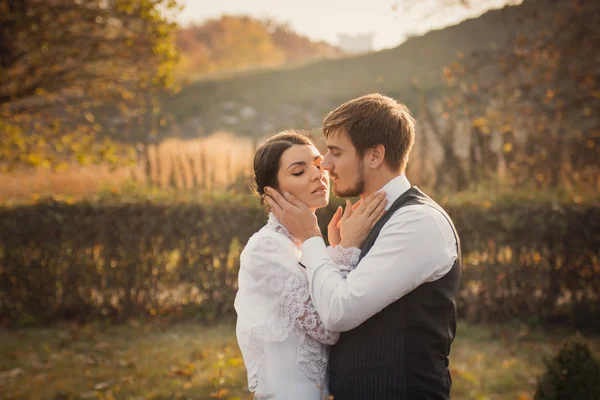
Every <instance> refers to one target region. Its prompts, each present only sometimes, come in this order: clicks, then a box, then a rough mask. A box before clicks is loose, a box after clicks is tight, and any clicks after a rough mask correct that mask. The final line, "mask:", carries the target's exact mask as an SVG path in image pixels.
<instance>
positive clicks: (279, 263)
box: [235, 131, 387, 400]
mask: <svg viewBox="0 0 600 400" xmlns="http://www.w3.org/2000/svg"><path fill="white" fill-rule="evenodd" d="M322 159H323V156H322V155H321V154H320V153H319V150H318V149H317V148H316V146H315V144H314V143H313V142H312V140H311V139H309V138H308V136H306V135H304V134H302V133H299V132H295V131H284V132H282V133H279V134H277V135H275V136H273V137H272V138H270V139H269V140H267V141H266V142H265V143H264V144H262V145H261V146H260V147H259V148H258V149H257V151H256V154H255V156H254V175H255V181H256V182H255V183H256V189H257V191H258V193H259V194H261V195H263V196H264V188H265V187H266V186H268V187H271V188H274V189H276V190H278V191H279V192H281V193H284V192H289V193H291V194H293V195H294V196H296V197H297V198H298V199H299V200H300V201H302V202H303V203H304V204H305V205H306V206H307V207H309V208H310V209H312V210H313V212H314V210H316V209H317V208H321V207H325V206H327V204H328V202H329V175H328V173H327V171H324V170H322V169H321V160H322ZM386 201H387V200H386V199H385V194H384V193H383V192H381V193H377V192H376V193H375V194H373V195H372V196H370V197H369V198H368V199H365V201H364V202H360V201H359V202H358V203H357V204H355V205H354V206H352V204H351V203H350V202H349V201H347V202H346V209H345V210H344V212H343V213H342V208H341V207H338V209H337V211H336V213H335V215H334V216H333V218H332V220H331V222H330V224H329V226H328V234H329V240H330V243H331V246H332V247H330V248H329V251H330V255H331V258H332V259H333V260H334V261H335V262H336V264H337V265H339V266H340V273H341V274H342V275H347V273H348V272H349V271H351V270H352V269H353V268H354V267H355V266H356V264H357V262H358V258H359V256H360V250H359V249H358V248H359V247H360V246H361V245H362V243H363V241H364V240H365V238H366V236H367V234H368V233H369V231H370V230H371V228H372V227H373V225H374V224H375V222H376V221H377V220H379V218H380V217H381V216H382V215H383V214H384V212H385V209H384V207H385V203H386ZM340 232H342V237H340ZM300 245H301V243H300V242H299V241H298V240H296V239H295V238H294V237H293V236H292V235H290V233H289V232H288V231H287V229H286V228H285V227H284V226H283V225H281V224H280V223H279V222H278V221H277V219H276V218H275V216H274V215H273V214H272V213H270V214H269V220H268V222H267V224H266V225H265V226H264V227H263V228H262V229H260V230H259V231H258V232H257V233H256V234H254V235H253V236H252V237H251V238H250V239H249V241H248V243H247V245H246V247H245V248H244V250H243V252H242V254H241V256H240V272H239V277H238V285H239V290H238V292H237V295H236V298H235V310H236V312H237V316H238V318H237V326H236V334H237V340H238V344H239V346H240V349H241V351H242V356H243V358H244V364H245V366H246V370H247V372H248V387H249V389H250V391H252V392H254V393H255V397H254V398H255V399H278V400H279V399H284V400H294V399H298V400H313V399H314V400H317V399H319V400H320V399H323V398H325V397H326V396H327V390H326V387H324V386H325V382H326V380H325V373H326V368H327V356H328V351H327V350H328V345H332V344H335V343H336V342H337V340H338V337H339V334H338V333H336V332H330V331H328V330H327V329H325V328H324V326H323V324H322V323H321V321H320V319H319V315H318V314H317V312H316V310H315V308H314V306H313V304H312V301H311V299H310V296H309V289H308V279H307V275H306V272H305V270H304V269H303V268H302V266H301V265H300V264H299V261H300V256H301V253H300V250H299V246H300Z"/></svg>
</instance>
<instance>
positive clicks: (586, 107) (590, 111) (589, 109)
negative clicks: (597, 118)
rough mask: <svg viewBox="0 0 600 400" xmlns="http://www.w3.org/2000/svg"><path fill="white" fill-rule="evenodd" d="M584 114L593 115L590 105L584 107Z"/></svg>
mask: <svg viewBox="0 0 600 400" xmlns="http://www.w3.org/2000/svg"><path fill="white" fill-rule="evenodd" d="M583 115H585V116H586V117H591V116H592V108H591V107H590V106H585V107H583Z"/></svg>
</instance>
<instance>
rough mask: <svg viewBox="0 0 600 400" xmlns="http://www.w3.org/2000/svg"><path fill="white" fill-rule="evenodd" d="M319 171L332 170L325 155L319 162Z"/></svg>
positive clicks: (331, 165)
mask: <svg viewBox="0 0 600 400" xmlns="http://www.w3.org/2000/svg"><path fill="white" fill-rule="evenodd" d="M321 169H322V170H325V171H331V170H332V169H333V163H332V162H331V159H330V158H329V157H328V156H327V155H326V156H325V157H323V161H321Z"/></svg>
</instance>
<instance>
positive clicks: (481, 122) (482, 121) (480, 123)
mask: <svg viewBox="0 0 600 400" xmlns="http://www.w3.org/2000/svg"><path fill="white" fill-rule="evenodd" d="M488 124H489V121H488V119H487V118H485V117H479V118H475V119H474V120H473V121H472V122H471V126H473V127H474V128H478V129H479V131H480V132H481V133H483V134H484V135H488V134H489V133H490V132H491V130H490V127H489V125H488Z"/></svg>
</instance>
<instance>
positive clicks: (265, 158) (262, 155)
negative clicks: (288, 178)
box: [254, 130, 315, 204]
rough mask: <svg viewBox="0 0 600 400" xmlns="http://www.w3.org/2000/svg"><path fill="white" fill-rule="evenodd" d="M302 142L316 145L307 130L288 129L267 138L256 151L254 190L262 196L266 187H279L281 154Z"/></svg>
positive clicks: (307, 144) (302, 143) (306, 144)
mask: <svg viewBox="0 0 600 400" xmlns="http://www.w3.org/2000/svg"><path fill="white" fill-rule="evenodd" d="M296 144H300V145H305V146H314V145H315V143H314V142H313V140H312V138H311V137H310V134H309V133H308V132H305V131H296V130H286V131H283V132H280V133H278V134H276V135H275V136H273V137H271V138H269V139H267V141H266V142H264V143H263V144H261V145H260V146H259V147H258V149H256V153H254V181H255V187H254V190H255V192H256V194H257V195H258V196H260V197H261V204H263V199H262V196H263V194H265V187H266V186H269V187H272V188H274V189H279V182H277V173H278V172H279V167H280V165H281V155H282V154H283V152H284V151H286V150H287V149H289V148H290V147H292V146H293V145H296Z"/></svg>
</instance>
